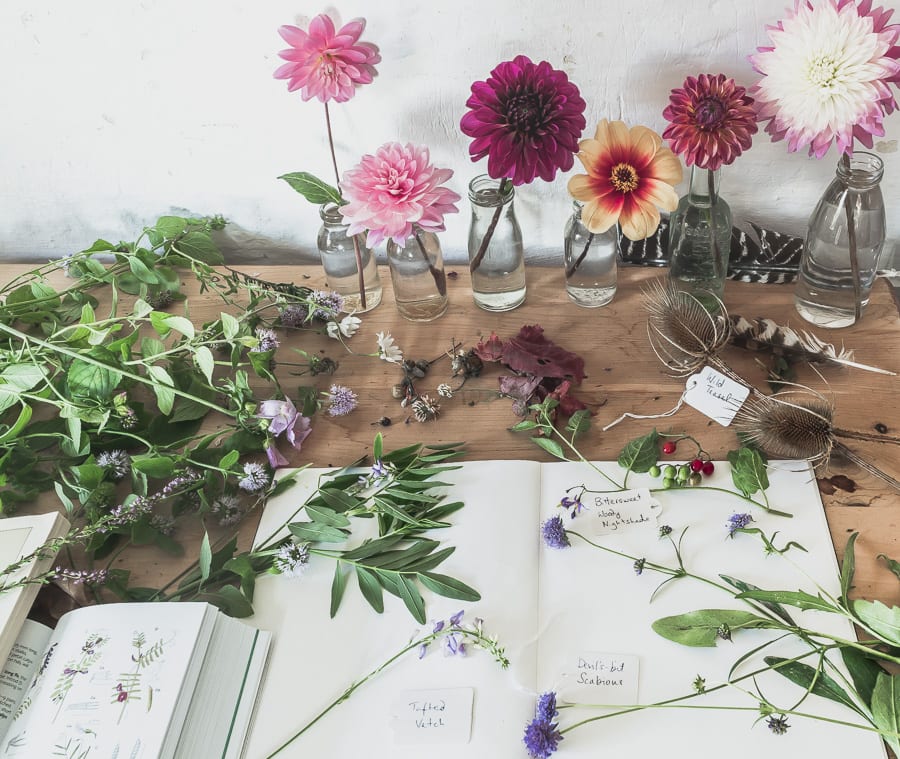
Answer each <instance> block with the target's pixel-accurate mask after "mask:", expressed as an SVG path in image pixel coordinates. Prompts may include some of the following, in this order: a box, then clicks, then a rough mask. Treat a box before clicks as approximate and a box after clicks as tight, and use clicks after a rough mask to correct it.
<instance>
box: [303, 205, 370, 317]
mask: <svg viewBox="0 0 900 759" xmlns="http://www.w3.org/2000/svg"><path fill="white" fill-rule="evenodd" d="M319 216H321V218H322V226H321V228H320V229H319V236H318V238H317V240H316V244H317V246H318V248H319V256H320V257H321V259H322V268H323V269H324V270H325V286H326V287H328V288H329V289H331V290H334V291H335V292H336V293H338V294H340V295H341V296H342V297H343V298H344V310H345V311H348V312H349V311H356V312H357V313H362V312H364V311H370V310H372V309H373V308H375V306H377V305H378V304H379V303H381V278H380V277H379V276H378V268H377V267H376V265H375V255H374V253H373V252H372V251H371V250H370V249H369V248H367V247H366V235H365V234H364V233H362V232H360V233H359V234H358V235H355V236H350V235H348V234H347V229H348V225H347V224H346V223H345V221H344V217H343V216H342V215H341V212H340V210H339V208H338V206H337V205H336V204H334V203H326V204H325V205H323V206H322V207H321V208H320V209H319ZM363 293H364V295H363Z"/></svg>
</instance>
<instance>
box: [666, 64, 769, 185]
mask: <svg viewBox="0 0 900 759" xmlns="http://www.w3.org/2000/svg"><path fill="white" fill-rule="evenodd" d="M663 118H665V119H667V120H668V121H669V126H667V127H666V131H664V132H663V134H662V136H663V137H664V138H665V139H667V140H668V141H669V146H670V147H671V148H672V150H674V151H675V152H676V153H678V154H679V155H682V156H684V160H685V163H686V164H687V165H688V166H693V165H695V164H696V165H697V166H698V167H699V168H701V169H711V170H713V171H715V170H716V169H718V168H719V167H720V166H727V165H728V164H730V163H732V161H734V159H735V158H737V157H738V156H739V155H740V154H741V153H742V152H743V151H745V150H747V149H749V147H750V145H751V143H752V142H753V137H752V135H754V134H756V132H757V129H758V128H757V126H756V114H755V113H754V111H753V98H751V97H750V96H749V95H747V91H746V90H745V89H744V88H743V87H739V86H738V85H736V84H735V82H734V79H727V78H726V77H725V75H724V74H718V75H715V76H713V75H711V74H700V76H699V77H693V76H689V77H688V78H687V79H685V80H684V84H683V85H682V87H681V88H677V89H674V90H672V93H671V95H669V105H668V106H666V109H665V110H664V111H663Z"/></svg>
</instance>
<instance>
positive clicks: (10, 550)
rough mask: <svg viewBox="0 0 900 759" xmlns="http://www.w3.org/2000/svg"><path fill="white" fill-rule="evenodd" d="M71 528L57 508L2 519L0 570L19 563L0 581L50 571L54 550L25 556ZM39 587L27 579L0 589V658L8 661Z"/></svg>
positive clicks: (7, 582)
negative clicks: (51, 510)
mask: <svg viewBox="0 0 900 759" xmlns="http://www.w3.org/2000/svg"><path fill="white" fill-rule="evenodd" d="M68 531H69V522H68V521H67V520H66V518H65V517H64V516H63V515H62V514H59V513H57V512H55V511H54V512H50V513H48V514H35V515H33V516H21V517H10V518H9V519H4V520H2V521H0V572H4V571H5V570H6V568H7V567H11V566H16V565H18V566H17V568H16V569H14V570H12V571H10V573H9V574H4V575H0V585H2V586H6V587H10V586H14V585H16V583H19V582H21V581H22V580H26V581H27V580H33V579H34V578H36V577H38V576H39V575H42V574H43V573H45V572H47V571H48V570H49V569H50V568H51V567H52V566H53V561H54V559H55V558H56V552H55V551H45V552H43V553H42V554H40V555H36V556H34V558H32V559H30V560H28V561H23V559H25V558H26V557H29V556H31V555H32V554H34V553H35V551H37V550H38V549H39V548H41V546H43V545H44V544H45V543H47V542H48V541H51V540H54V539H55V538H60V537H62V536H63V535H65V534H66V533H67V532H68ZM20 562H21V565H19V563H20ZM40 587H41V586H40V583H35V582H31V583H28V582H26V584H23V585H19V586H18V587H12V588H11V589H10V590H6V591H3V592H0V662H3V661H6V657H7V656H9V652H10V651H11V650H12V646H13V643H15V640H16V638H17V637H18V635H19V630H20V629H21V627H22V623H23V622H24V621H25V617H27V616H28V611H29V610H30V609H31V605H32V603H34V599H35V596H37V593H38V590H40Z"/></svg>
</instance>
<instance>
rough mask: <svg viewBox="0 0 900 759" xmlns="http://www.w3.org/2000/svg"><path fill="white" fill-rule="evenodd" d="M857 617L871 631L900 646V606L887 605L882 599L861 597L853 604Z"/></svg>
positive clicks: (893, 644)
mask: <svg viewBox="0 0 900 759" xmlns="http://www.w3.org/2000/svg"><path fill="white" fill-rule="evenodd" d="M851 608H852V610H853V613H854V614H855V615H856V618H857V619H859V621H860V622H862V624H863V625H864V626H866V627H867V628H869V630H870V631H872V632H874V633H875V634H876V635H878V636H880V637H881V638H883V639H884V640H886V641H888V642H889V643H890V644H891V645H892V646H900V606H885V605H884V604H883V603H881V601H866V600H864V599H859V600H857V601H854V602H853V604H852V606H851Z"/></svg>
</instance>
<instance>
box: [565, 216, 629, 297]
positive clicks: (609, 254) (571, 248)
mask: <svg viewBox="0 0 900 759" xmlns="http://www.w3.org/2000/svg"><path fill="white" fill-rule="evenodd" d="M581 209H582V204H581V203H579V202H578V201H577V200H576V201H575V202H574V203H573V204H572V216H571V217H569V221H568V222H567V223H566V231H565V242H564V245H563V263H564V264H565V267H566V269H565V271H566V294H567V295H568V296H569V299H570V300H572V301H574V302H575V303H577V304H578V305H579V306H584V307H585V308H597V307H598V306H605V305H606V304H607V303H609V302H610V301H611V300H612V299H613V297H614V296H615V294H616V274H617V270H616V257H617V255H618V253H619V228H618V225H616V224H613V225H612V226H611V227H610V228H609V229H608V230H606V231H605V232H590V231H588V228H587V227H586V226H585V225H584V224H583V223H582V221H581Z"/></svg>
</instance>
